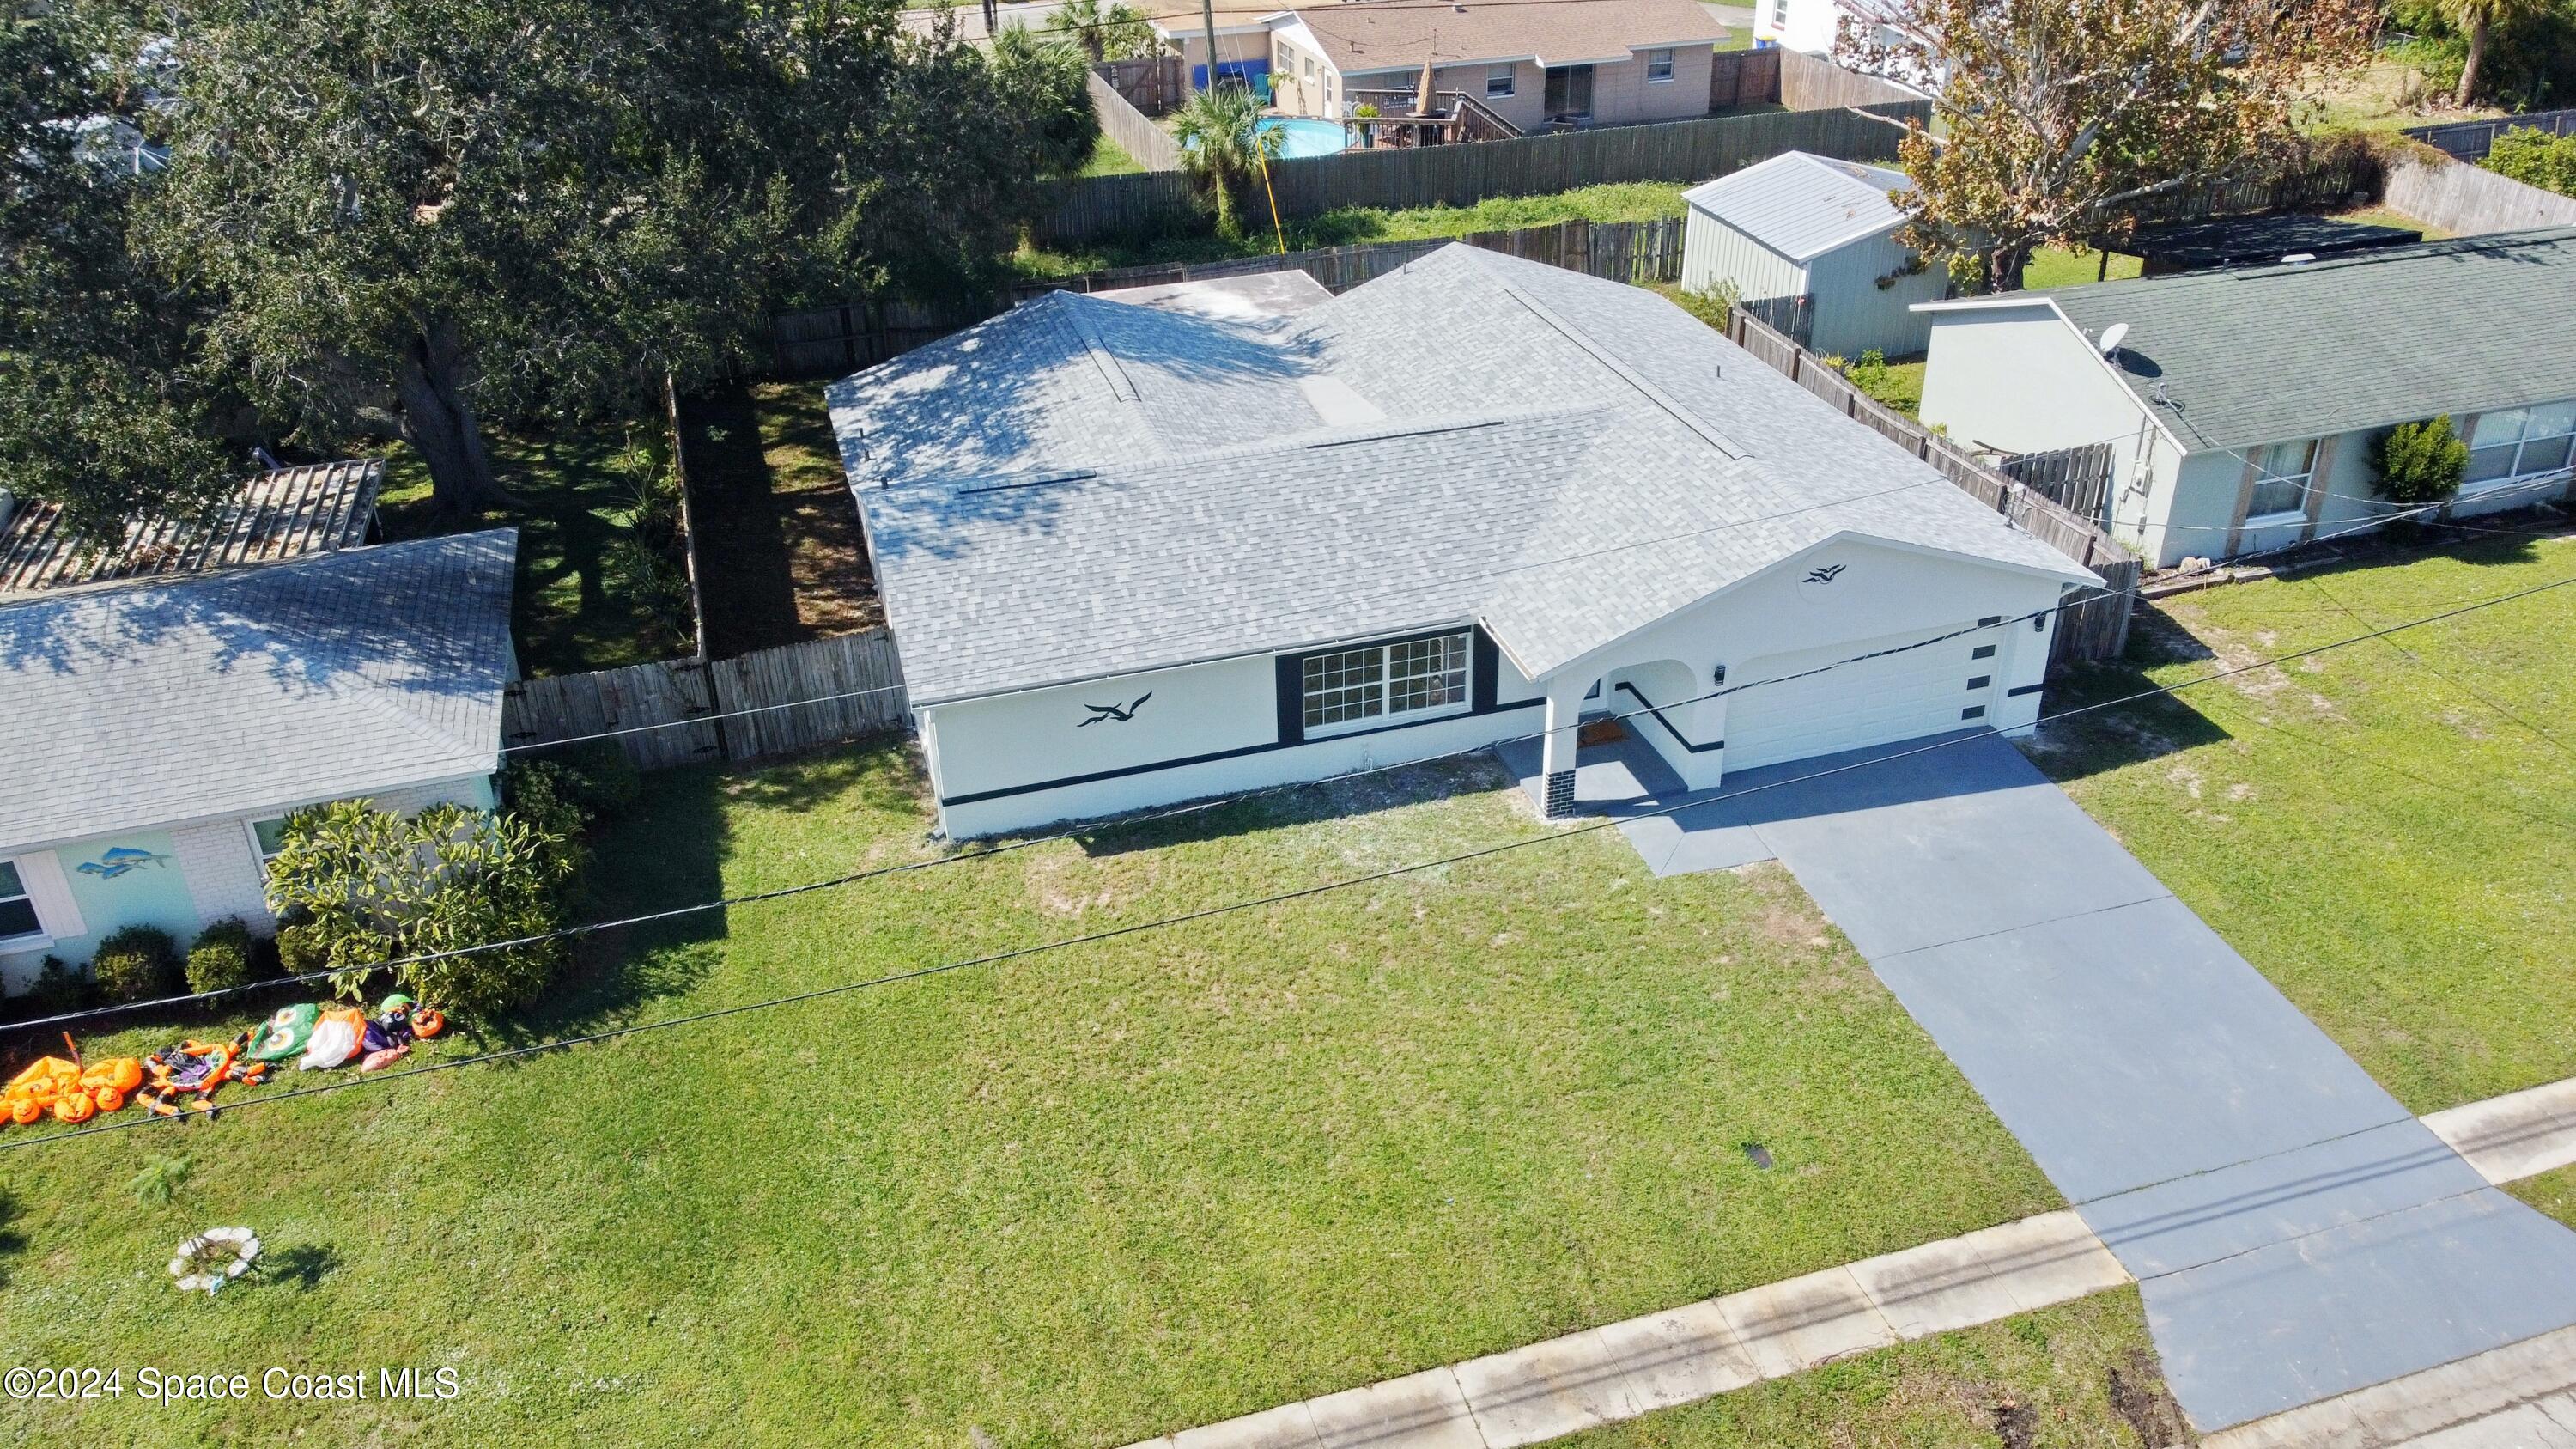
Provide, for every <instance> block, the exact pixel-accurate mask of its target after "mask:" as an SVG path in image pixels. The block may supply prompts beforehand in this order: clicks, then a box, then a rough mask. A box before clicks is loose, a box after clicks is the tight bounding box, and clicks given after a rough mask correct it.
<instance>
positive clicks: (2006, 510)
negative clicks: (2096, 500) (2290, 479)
mask: <svg viewBox="0 0 2576 1449" xmlns="http://www.w3.org/2000/svg"><path fill="white" fill-rule="evenodd" d="M1727 336H1728V337H1730V338H1732V339H1733V340H1734V342H1735V344H1736V345H1737V346H1739V347H1741V348H1743V349H1744V350H1745V351H1747V352H1750V353H1752V354H1753V356H1754V357H1755V358H1756V359H1757V360H1759V361H1761V362H1762V363H1764V364H1765V365H1767V366H1769V367H1771V368H1772V369H1774V370H1775V371H1778V372H1781V373H1784V374H1786V375H1787V376H1788V377H1789V379H1790V380H1791V381H1793V382H1795V383H1797V384H1798V385H1799V386H1800V387H1803V388H1805V389H1806V390H1807V391H1809V392H1811V393H1814V394H1815V395H1816V396H1818V397H1820V398H1823V399H1824V400H1825V401H1826V402H1829V403H1831V404H1833V405H1834V406H1835V407H1837V408H1839V409H1841V410H1842V413H1843V415H1844V416H1845V417H1848V418H1850V419H1852V420H1853V421H1854V422H1857V423H1861V424H1863V425H1864V426H1866V427H1868V428H1870V429H1871V430H1872V431H1874V432H1876V433H1878V434H1879V436H1881V437H1884V438H1886V439H1888V440H1889V441H1891V442H1893V443H1895V444H1897V445H1898V446H1900V447H1902V448H1904V449H1905V450H1906V451H1908V452H1910V453H1912V454H1913V455H1914V456H1916V457H1918V458H1921V459H1922V460H1923V461H1924V462H1926V463H1929V464H1931V465H1932V466H1933V467H1934V468H1935V469H1937V470H1939V472H1940V473H1941V476H1943V477H1945V478H1947V479H1949V480H1950V481H1951V482H1952V483H1955V484H1957V485H1958V486H1959V489H1960V491H1961V492H1964V493H1966V494H1967V495H1968V496H1969V497H1971V498H1974V499H1976V500H1977V501H1978V502H1980V503H1983V504H1985V505H1986V506H1987V507H1989V508H1992V509H1993V510H1995V511H1996V512H1997V513H2000V514H2002V515H2003V516H2004V517H2005V518H2007V519H2010V520H2011V521H2012V522H2013V523H2014V524H2016V525H2017V526H2019V527H2020V528H2022V529H2023V530H2025V531H2026V532H2028V533H2029V534H2030V535H2031V536H2032V537H2033V538H2036V539H2038V540H2039V541H2041V542H2042V543H2045V544H2047V545H2048V546H2049V547H2051V548H2054V549H2056V550H2057V551H2058V552H2059V553H2062V554H2064V555H2066V556H2067V557H2068V558H2071V559H2073V560H2075V561H2076V562H2077V563H2080V564H2082V565H2084V566H2085V567H2086V568H2089V569H2091V570H2093V571H2094V572H2095V573H2097V574H2099V575H2101V576H2102V579H2103V583H2104V587H2105V589H2106V591H2107V592H2106V593H2105V594H2104V595H2103V596H2101V597H2099V598H2095V599H2092V600H2089V601H2088V602H2086V603H2083V604H2079V605H2076V606H2075V607H2073V608H2070V609H2067V610H2066V611H2065V612H2063V613H2061V614H2060V615H2059V616H2058V620H2057V638H2056V641H2055V643H2054V644H2053V645H2052V646H2051V649H2050V653H2049V661H2050V662H2051V663H2052V664H2055V663H2062V662H2065V661H2068V660H2077V659H2108V658H2111V657H2113V656H2115V655H2117V654H2118V653H2119V652H2120V651H2121V650H2122V649H2123V648H2125V647H2127V645H2128V641H2129V611H2130V606H2131V605H2132V604H2134V603H2135V602H2136V599H2137V592H2138V575H2139V572H2140V570H2139V562H2138V558H2137V555H2135V554H2133V553H2130V552H2129V551H2128V550H2127V549H2125V548H2122V547H2121V546H2120V545H2119V544H2118V543H2117V542H2115V541H2113V539H2112V538H2111V536H2110V535H2109V534H2107V533H2104V532H2103V531H2102V530H2101V529H2100V528H2099V527H2097V526H2095V525H2094V524H2093V523H2092V522H2091V521H2090V520H2087V519H2084V518H2079V517H2077V516H2076V515H2075V514H2072V513H2069V512H2068V511H2066V510H2065V509H2063V508H2060V507H2058V506H2057V505H2056V504H2055V503H2052V502H2050V501H2049V500H2048V499H2047V498H2045V497H2043V496H2041V495H2040V494H2039V493H2037V492H2035V491H2033V490H2032V489H2029V488H2026V487H2024V486H2022V485H2021V484H2019V483H2016V482H2014V481H2013V480H2012V479H2010V478H2007V477H2005V476H2004V475H2003V474H2001V473H1998V472H1996V471H1995V470H1994V469H1992V468H1989V467H1987V466H1986V465H1985V464H1984V463H1981V462H1979V461H1978V460H1977V458H1976V456H1975V455H1974V454H1972V453H1970V452H1968V451H1967V450H1966V449H1964V448H1961V447H1959V446H1958V445H1957V444H1955V443H1952V442H1951V441H1950V440H1949V439H1947V438H1944V437H1941V436H1939V435H1938V434H1935V433H1934V432H1933V431H1932V430H1931V429H1929V428H1926V427H1924V426H1923V425H1922V424H1921V423H1918V422H1916V421H1915V420H1914V419H1912V418H1909V417H1907V416H1905V415H1904V414H1903V413H1900V412H1898V411H1896V410H1895V409H1893V408H1890V407H1888V406H1886V405H1885V404H1883V403H1881V402H1879V401H1878V400H1877V399H1876V398H1873V397H1871V396H1870V395H1869V394H1867V393H1865V392H1863V391H1861V390H1860V388H1859V387H1858V386H1856V385H1854V384H1853V383H1852V381H1851V380H1850V379H1849V378H1846V377H1844V376H1843V375H1842V374H1841V373H1839V372H1837V371H1835V370H1834V369H1832V368H1830V367H1827V366H1826V365H1825V363H1824V361H1823V359H1821V358H1819V357H1817V356H1815V355H1814V354H1813V353H1811V352H1809V351H1807V350H1806V349H1805V348H1803V347H1800V346H1799V345H1798V344H1797V343H1795V342H1792V341H1790V340H1789V339H1788V338H1787V337H1785V336H1783V335H1781V334H1780V333H1778V332H1776V331H1774V330H1772V329H1771V328H1769V327H1767V326H1765V325H1763V324H1762V322H1761V321H1760V320H1759V319H1757V318H1755V317H1753V316H1752V315H1751V314H1749V313H1747V312H1746V311H1745V310H1744V309H1743V308H1741V307H1738V308H1736V309H1734V311H1733V312H1732V313H1731V315H1730V317H1729V319H1728V323H1727Z"/></svg>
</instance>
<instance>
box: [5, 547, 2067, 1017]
mask: <svg viewBox="0 0 2576 1449" xmlns="http://www.w3.org/2000/svg"><path fill="white" fill-rule="evenodd" d="M2096 592H2097V594H2102V596H2105V597H2110V595H2107V593H2104V592H2103V591H2098V590H2097V591H2096ZM2090 602H2092V600H2090V599H2086V600H2080V601H2071V602H2070V601H2061V602H2059V603H2057V604H2054V605H2051V606H2050V607H2048V608H2046V609H2039V610H2034V611H2033V612H2031V613H2028V614H2022V615H2018V616H2014V617H2010V618H1999V619H1997V620H1995V622H1993V623H1991V624H1972V625H1967V626H1965V627H1962V628H1958V629H1953V630H1950V631H1948V632H1947V633H1942V634H1936V635H1933V636H1932V637H1930V638H1928V639H1918V640H1915V641H1913V642H1912V643H1908V644H1899V645H1894V646H1891V647H1889V648H1886V649H1875V650H1871V651H1870V652H1868V653H1866V654H1855V655H1853V656H1851V657H1850V658H1848V659H1838V660H1834V661H1832V662H1831V663H1827V664H1820V665H1817V666H1815V667H1814V668H1812V669H1803V670H1800V671H1798V672H1797V673H1794V674H1783V675H1779V676H1776V677H1774V678H1769V679H1755V680H1747V681H1744V682H1742V683H1739V684H1730V685H1722V686H1719V687H1718V688H1715V689H1712V690H1710V691H1708V692H1707V693H1705V694H1695V695H1691V696H1689V697H1688V698H1685V699H1678V700H1671V701H1667V702H1666V703H1663V704H1660V705H1651V706H1646V707H1642V708H1639V709H1635V710H1630V711H1627V712H1625V713H1620V712H1617V711H1612V712H1610V713H1608V714H1606V715H1596V716H1594V718H1596V719H1600V718H1606V719H1612V720H1629V719H1635V718H1638V717H1639V716H1642V715H1647V714H1652V713H1654V712H1656V711H1658V710H1668V709H1678V708H1680V707H1681V706H1683V705H1687V704H1698V703H1701V702H1703V701H1705V700H1711V699H1718V698H1721V697H1723V696H1726V695H1730V694H1735V693H1738V692H1740V691H1743V690H1747V689H1760V688H1763V687H1765V686H1768V685H1773V684H1785V683H1788V682H1789V681H1791V680H1797V679H1809V678H1813V677H1814V676H1816V675H1819V674H1824V673H1828V672H1830V671H1832V670H1835V669H1839V668H1842V667H1844V666H1846V665H1850V664H1858V663H1861V662H1863V661H1866V660H1871V659H1880V658H1884V657H1886V656H1888V655H1891V654H1903V653H1908V652H1911V651H1913V650H1916V649H1924V648H1929V647H1930V646H1932V645H1934V644H1939V643H1942V642H1945V641H1947V640H1951V639H1957V638H1962V637H1964V636H1966V635H1969V634H1974V633H1978V632H1981V631H1983V630H1987V629H1993V630H1997V631H2003V630H2009V629H2012V628H2014V627H2015V626H2017V625H2021V624H2026V623H2028V622H2030V621H2031V620H2033V619H2041V618H2046V617H2048V616H2049V615H2051V614H2054V613H2058V612H2061V611H2063V610H2065V609H2069V608H2079V607H2082V606H2083V604H2086V603H2090ZM698 722H699V721H696V720H682V721H678V723H681V724H694V723H698ZM638 728H641V729H652V728H662V726H651V725H647V726H638ZM1549 733H1551V732H1550V731H1548V730H1545V729H1539V730H1533V731H1531V732H1529V733H1526V734H1519V735H1507V736H1505V737H1504V738H1502V739H1499V740H1491V741H1487V742H1485V743H1483V744H1477V745H1469V746H1467V747H1465V748H1463V749H1456V750H1443V751H1441V752H1439V753H1437V754H1431V755H1419V756H1416V757H1414V758H1411V759H1407V760H1397V761H1391V762H1389V763H1387V764H1382V765H1364V766H1361V767H1359V768H1358V769H1354V770H1346V771H1343V772H1342V773H1340V774H1336V775H1326V776H1322V777H1320V778H1317V779H1312V780H1283V781H1281V782H1279V783H1277V784H1275V785H1261V786H1256V787H1254V788H1252V789H1249V790H1243V791H1238V792H1236V793H1234V794H1231V795H1221V796H1216V797H1214V798H1211V799H1206V800H1198V801H1193V802H1190V803H1186V804H1181V805H1174V806H1169V807H1165V808H1163V809H1159V810H1150V811H1146V812H1142V813H1138V814H1130V815H1122V816H1118V817H1115V818H1113V819H1111V820H1108V821H1103V822H1094V823H1090V824H1085V825H1075V826H1072V827H1068V828H1066V829H1063V830H1059V831H1056V832H1054V833H1052V834H1047V835H1035V836H1027V837H1023V838H1020V839H1016V840H1008V841H1004V842H1003V843H1002V844H999V845H994V846H988V847H985V848H983V849H980V850H973V851H965V852H961V853H959V854H956V855H946V856H936V857H933V858H931V859H929V860H917V861H908V862H906V863H904V864H902V865H890V866H876V867H872V868H870V869H867V870H860V871H852V872H849V873H847V874H845V875H838V876H831V877H827V878H825V879H823V880H817V881H807V882H805V883H803V884H800V885H793V886H781V887H778V888H777V889H775V890H768V891H759V892H754V893H752V894H750V895H744V896H728V897H725V898H723V899H720V900H713V901H701V902H698V903H695V904H692V905H686V906H673V907H670V908H668V909H666V910H660V911H653V912H648V913H646V914H643V915H636V916H624V917H620V918H618V919H615V920H607V921H589V922H584V923H582V924H579V925H573V926H563V927H558V928H556V929H554V930H550V931H540V932H536V933H533V934H530V935H526V936H514V937H510V938H508V939H505V940H499V941H486V942H482V943H480V944H477V945H472V946H454V947H450V948H448V949H446V950H443V951H428V952H423V953H421V954H419V955H416V956H398V957H394V958H391V959H389V960H382V961H367V962H358V963H353V964H350V965H346V966H335V967H329V968H326V969H323V970H318V971H307V972H304V973H302V974H300V975H293V976H281V977H272V978H270V979H268V980H265V981H255V982H245V983H243V984H241V985H238V986H225V987H218V988H216V989H214V990H211V991H199V992H192V993H189V994H186V995H181V996H163V997H156V998H153V999H152V1000H149V1001H129V1002H117V1003H113V1004H110V1005H107V1006H94V1007H89V1008H86V1009H83V1010H80V1011H70V1012H61V1013H57V1014H56V1015H53V1016H46V1017H38V1018H36V1019H34V1020H31V1021H18V1022H7V1023H0V1031H13V1030H20V1029H28V1028H34V1027H49V1026H63V1025H67V1024H69V1023H73V1022H79V1021H88V1020H94V1019H96V1018H98V1017H102V1016H117V1015H124V1014H126V1013H130V1012H136V1011H146V1010H154V1009H158V1008H162V1007H171V1006H187V1005H193V1004H198V1003H203V1002H208V1001H215V1000H219V999H222V998H225V997H230V996H239V995H246V994H250V993H253V992H263V991H273V990H275V989H277V988H279V987H283V986H300V985H309V984H311V983H313V982H316V981H323V980H328V979H331V978H333V977H339V976H347V975H352V974H364V973H368V972H375V971H385V970H392V969H394V968H397V967H403V966H418V965H424V964H426V963H428V962H432V961H446V960H452V959H455V958H458V957H463V956H476V955H482V954H485V953H487V952H492V951H507V950H515V949H518V948H520V947H523V946H536V945H543V944H545V943H547V942H550V941H559V940H567V939H571V938H574V937H579V936H586V935H595V934H597V933H598V932H601V931H608V930H616V929H621V928H623V927H627V926H640V925H650V924H653V923H655V922H659V921H666V920H674V919H677V918H679V917H682V916H689V915H696V914H699V913H702V912H705V911H714V910H726V909H730V908H732V907H734V906H744V905H757V904H760V903H763V902H767V901H774V900H783V899H785V898H787V897H789V896H798V895H806V894H809V893H811V892H814V891H823V890H834V889H838V888H839V887H842V886H847V885H856V884H858V883H860V882H862V881H868V880H874V879H877V878H878V877H880V876H889V875H902V874H906V873H909V872H913V871H921V870H931V869H935V868H938V867H942V866H950V865H959V864H964V863H966V862H969V861H977V860H983V859H985V858H987V857H990V856H995V855H1004V854H1008V853H1010V852H1011V851H1015V850H1025V849H1027V848H1029V847H1030V846H1033V845H1046V844H1050V843H1052V842H1055V841H1059V840H1071V839H1076V838H1079V837H1081V836H1084V835H1097V834H1100V833H1102V832H1104V831H1110V830H1132V829H1135V828H1137V827H1138V826H1142V825H1150V824H1153V823H1155V822H1157V821H1162V820H1169V819H1173V818H1175V817H1178V816H1182V815H1196V814H1203V813H1205V812H1207V811H1210V810H1216V809H1221V808H1223V807H1225V806H1229V805H1236V804H1241V803H1243V802H1244V801H1247V800H1254V799H1259V798H1261V797H1263V796H1267V795H1274V794H1280V793H1283V792H1286V791H1291V790H1302V789H1306V788H1309V787H1313V786H1323V785H1335V784H1341V783H1344V782H1346V781H1350V780H1355V779H1360V778H1362V777H1364V776H1368V775H1378V774H1384V773H1386V772H1388V771H1391V770H1403V769H1411V768H1414V767H1416V766H1420V765H1427V764H1431V763H1434V762H1436V761H1439V760H1445V759H1453V758H1456V757H1458V756H1462V755H1471V754H1475V753H1477V752H1478V751H1480V750H1488V749H1495V748H1498V747H1500V746H1502V745H1509V744H1521V743H1526V742H1527V741H1530V740H1543V739H1545V738H1546V737H1547V735H1548V734H1549Z"/></svg>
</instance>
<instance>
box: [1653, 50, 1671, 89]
mask: <svg viewBox="0 0 2576 1449" xmlns="http://www.w3.org/2000/svg"><path fill="white" fill-rule="evenodd" d="M1657 66H1662V67H1663V68H1664V73H1663V74H1662V75H1657V74H1655V67H1657ZM1672 83H1673V52H1672V51H1671V50H1669V49H1664V50H1650V51H1647V52H1646V84H1648V85H1650V86H1668V85H1671V84H1672Z"/></svg>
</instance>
